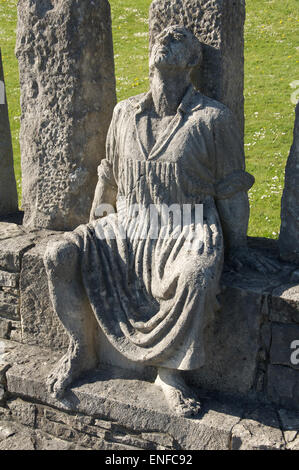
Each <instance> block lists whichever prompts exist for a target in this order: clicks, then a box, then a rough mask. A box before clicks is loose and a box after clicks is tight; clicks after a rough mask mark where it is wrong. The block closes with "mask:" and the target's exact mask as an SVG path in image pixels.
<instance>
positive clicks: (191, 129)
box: [65, 87, 253, 370]
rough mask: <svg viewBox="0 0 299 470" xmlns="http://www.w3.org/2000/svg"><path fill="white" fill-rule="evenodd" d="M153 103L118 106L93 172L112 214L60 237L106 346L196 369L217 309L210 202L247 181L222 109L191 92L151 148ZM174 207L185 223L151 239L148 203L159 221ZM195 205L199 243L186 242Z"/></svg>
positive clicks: (215, 221) (219, 258) (216, 241)
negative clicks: (75, 258)
mask: <svg viewBox="0 0 299 470" xmlns="http://www.w3.org/2000/svg"><path fill="white" fill-rule="evenodd" d="M152 107H153V100H152V96H151V93H150V92H149V93H147V94H143V95H139V96H136V97H133V98H130V99H128V100H126V101H123V102H121V103H119V104H118V105H117V106H116V108H115V110H114V114H113V119H112V122H111V126H110V130H109V134H108V138H107V152H106V159H105V160H103V161H102V163H101V165H100V166H99V169H98V173H99V180H100V181H101V183H102V184H103V185H107V186H111V187H113V188H115V190H117V209H118V210H117V213H115V214H109V215H108V216H106V217H103V218H101V219H99V220H96V221H94V222H92V223H90V224H88V225H85V226H80V227H78V228H77V229H76V230H75V231H74V232H72V233H69V234H67V235H65V236H66V237H67V238H68V239H70V240H72V241H73V242H75V243H76V244H77V245H78V246H79V248H80V253H81V260H80V263H81V270H82V282H83V283H84V286H85V290H86V294H87V296H88V299H89V302H90V305H91V307H92V310H93V312H94V314H95V316H96V318H97V320H98V322H99V324H100V326H101V328H102V330H103V332H104V333H105V335H106V336H107V338H108V339H109V341H110V342H111V343H112V345H113V346H114V347H115V348H116V349H117V350H118V351H119V352H120V353H121V354H123V355H124V356H125V357H126V358H127V359H129V360H132V361H136V362H139V363H143V364H145V365H155V366H160V367H168V368H174V369H181V370H191V369H196V368H199V367H201V366H202V365H203V364H204V352H205V351H204V338H205V328H206V327H207V325H208V324H209V322H211V321H212V319H213V313H214V312H215V311H216V309H217V308H218V303H217V298H216V296H217V294H218V292H219V279H220V275H221V271H222V266H223V253H224V243H223V234H222V229H221V223H220V219H219V216H218V212H217V207H216V201H217V199H224V198H230V197H232V196H233V195H235V194H236V193H238V192H239V191H247V190H248V189H249V188H250V187H251V186H252V184H253V178H252V177H251V176H250V175H249V174H248V173H246V172H245V168H244V154H243V150H242V145H241V141H240V136H239V132H238V130H237V126H236V124H235V122H234V119H233V117H232V114H231V112H230V111H229V110H228V109H227V108H226V107H225V106H223V105H222V104H220V103H218V102H215V101H213V100H211V99H209V98H207V97H205V96H203V95H201V94H200V93H198V92H196V91H195V90H194V89H193V88H192V87H190V88H189V89H188V91H187V93H186V95H185V97H184V99H183V100H182V103H181V104H180V106H179V107H178V110H177V114H176V115H175V116H174V118H173V119H172V121H171V122H170V124H169V126H168V127H167V128H166V129H164V130H163V131H162V132H161V135H159V136H158V139H157V141H156V143H155V145H154V146H153V147H152V149H151V150H150V145H149V139H148V136H149V132H150V120H149V111H150V110H151V109H152ZM173 204H175V205H176V207H179V208H180V209H182V210H183V207H191V210H190V213H191V216H190V221H189V223H188V222H187V223H185V224H184V223H182V225H181V226H180V227H178V225H175V224H174V223H173V220H172V219H171V218H170V219H169V220H170V221H169V223H168V225H166V226H165V225H164V226H162V225H163V224H162V223H161V224H160V225H161V226H160V225H159V226H158V228H157V227H156V226H155V230H156V232H157V233H156V236H152V233H151V228H152V227H151V218H150V217H148V215H149V213H150V212H149V211H150V207H153V206H154V207H155V208H157V213H158V215H159V216H161V207H165V205H168V206H169V205H173ZM200 204H203V225H202V226H201V238H200V240H201V241H200V243H198V244H196V243H195V244H194V243H193V244H192V243H191V244H190V233H192V234H193V238H194V235H195V238H196V235H197V228H198V227H197V226H195V227H194V224H195V222H196V221H195V218H194V217H195V216H194V213H195V211H194V209H195V207H198V206H199V205H200ZM136 205H138V206H139V207H142V211H141V212H140V213H139V215H137V216H136V215H135V212H134V211H135V209H136ZM163 205H164V206H163ZM187 205H189V206H187ZM132 208H133V209H132ZM133 212H134V213H133ZM178 228H180V230H178ZM124 234H125V236H124ZM191 239H192V237H191Z"/></svg>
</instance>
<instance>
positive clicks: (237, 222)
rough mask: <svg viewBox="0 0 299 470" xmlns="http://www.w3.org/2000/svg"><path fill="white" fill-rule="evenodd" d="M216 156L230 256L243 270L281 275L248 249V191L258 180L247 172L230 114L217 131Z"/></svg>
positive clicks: (222, 118)
mask: <svg viewBox="0 0 299 470" xmlns="http://www.w3.org/2000/svg"><path fill="white" fill-rule="evenodd" d="M214 140H215V155H216V185H215V190H216V205H217V209H218V213H219V217H220V220H221V225H222V230H223V235H224V241H225V247H226V256H227V259H228V260H229V262H230V263H231V264H232V265H233V266H234V267H235V268H236V269H240V268H242V267H243V266H247V267H250V268H253V269H257V270H258V271H261V272H267V271H268V272H275V271H277V264H276V263H275V262H273V261H272V260H269V259H268V258H266V257H262V256H261V255H260V254H258V253H256V252H255V251H254V250H252V249H249V248H248V245H247V230H248V222H249V214H250V206H249V200H248V190H249V189H250V188H251V186H252V185H253V184H254V178H253V176H251V175H250V174H249V173H247V172H246V171H245V156H244V151H243V146H242V143H241V139H240V133H239V130H238V127H237V124H236V123H235V121H234V118H233V115H232V113H230V112H229V111H228V110H227V111H224V112H222V114H220V116H219V118H218V120H217V122H216V123H215V127H214Z"/></svg>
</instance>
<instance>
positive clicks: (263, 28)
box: [0, 0, 299, 238]
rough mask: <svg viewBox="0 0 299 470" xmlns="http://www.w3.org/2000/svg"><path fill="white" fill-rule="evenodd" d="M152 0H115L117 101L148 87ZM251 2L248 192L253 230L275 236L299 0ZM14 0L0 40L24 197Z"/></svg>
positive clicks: (5, 10) (297, 73)
mask: <svg viewBox="0 0 299 470" xmlns="http://www.w3.org/2000/svg"><path fill="white" fill-rule="evenodd" d="M150 3H151V1H150V0H138V1H136V0H110V4H111V8H112V19H113V38H114V52H115V67H116V78H117V96H118V99H119V100H122V99H125V98H127V97H129V96H131V95H134V94H138V93H141V92H143V91H145V90H147V89H148V8H149V5H150ZM246 4H247V19H246V25H245V117H246V135H245V146H246V147H245V149H246V158H247V170H248V171H249V172H251V173H252V174H254V176H255V177H256V184H255V185H254V187H253V188H252V190H251V191H250V203H251V218H250V227H249V235H251V236H265V237H270V238H277V236H278V233H279V227H280V201H281V194H282V189H283V182H284V168H285V163H286V160H287V157H288V153H289V150H290V145H291V142H292V131H293V125H294V107H295V106H294V104H293V103H292V102H291V95H292V93H294V91H295V90H294V89H292V88H291V85H290V84H291V83H293V82H294V81H296V80H298V81H299V47H298V46H299V41H298V36H299V34H298V29H299V0H247V2H246ZM16 5H17V0H0V47H1V49H2V56H3V64H4V71H5V80H6V90H7V97H8V105H9V114H10V123H11V129H12V137H13V147H14V162H15V171H16V177H17V183H18V191H19V196H21V170H20V149H19V139H18V136H19V123H20V105H19V81H18V66H17V61H16V59H15V56H14V47H15V30H16V16H17V15H16ZM296 88H299V83H298V85H297V87H296ZM297 96H298V98H299V92H298V95H297Z"/></svg>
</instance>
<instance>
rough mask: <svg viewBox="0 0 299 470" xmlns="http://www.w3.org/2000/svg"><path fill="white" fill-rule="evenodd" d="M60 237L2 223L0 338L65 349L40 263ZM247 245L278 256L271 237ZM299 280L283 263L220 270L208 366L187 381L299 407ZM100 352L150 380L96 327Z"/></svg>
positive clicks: (293, 269)
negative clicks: (295, 347)
mask: <svg viewBox="0 0 299 470" xmlns="http://www.w3.org/2000/svg"><path fill="white" fill-rule="evenodd" d="M59 237H61V233H59V232H51V231H47V230H43V231H35V232H27V231H26V230H25V229H24V228H23V227H22V226H21V225H16V224H12V223H0V337H1V338H4V339H6V340H11V341H16V342H19V343H23V344H27V345H35V346H39V347H42V348H48V349H49V350H53V351H64V350H65V348H66V347H67V344H68V338H67V336H66V334H65V332H64V329H63V327H62V326H61V324H60V322H59V321H58V319H57V318H56V315H55V313H54V311H53V308H52V306H51V302H50V299H49V293H48V283H47V276H46V273H45V269H44V266H43V255H44V252H45V249H46V246H47V243H48V241H49V240H53V239H57V238H59ZM250 244H251V245H253V246H254V247H255V248H257V249H259V250H261V251H263V252H264V253H265V252H266V253H268V254H269V255H270V256H272V257H276V256H277V246H276V243H275V242H273V241H271V240H263V239H251V240H250ZM298 279H299V277H298V271H296V267H295V266H292V265H289V264H286V263H282V264H281V271H280V272H279V273H278V274H276V275H262V274H259V273H253V272H250V271H248V272H242V274H241V273H234V272H230V271H229V270H227V271H226V270H225V271H224V273H223V278H222V293H221V295H220V299H219V300H220V303H221V305H222V308H221V310H220V311H219V312H218V313H217V314H216V317H215V320H214V323H213V325H212V326H211V327H210V328H209V330H208V331H207V332H206V343H207V344H206V350H207V360H206V365H205V367H203V368H202V369H201V370H199V371H195V372H192V373H191V372H187V373H186V378H187V381H188V382H189V383H191V384H192V385H194V386H196V387H197V388H201V389H205V390H210V391H213V392H217V393H220V394H224V395H227V396H239V397H243V398H244V397H245V398H249V399H252V400H261V401H264V402H269V403H275V404H277V405H279V406H284V407H286V408H290V409H297V410H299V365H298V364H297V365H296V364H295V363H293V364H292V362H291V355H292V353H294V351H292V349H291V344H292V343H293V342H294V341H296V340H299V308H298V307H299V305H298V304H299V285H298ZM99 352H100V358H101V359H100V360H101V364H104V365H110V366H111V365H112V366H116V367H121V368H123V369H128V370H131V371H135V372H136V373H138V374H141V375H142V376H143V377H144V378H146V379H148V380H150V379H151V378H152V377H153V373H154V371H153V370H152V369H151V368H143V367H141V366H139V365H138V366H137V365H136V364H134V363H130V362H129V361H127V360H125V359H124V358H122V357H121V356H120V355H119V353H118V352H117V351H116V350H115V349H114V348H113V347H112V346H111V345H110V344H109V343H108V341H107V340H106V338H105V337H104V336H103V335H102V333H101V331H100V330H99ZM298 356H299V354H298ZM293 362H294V361H293Z"/></svg>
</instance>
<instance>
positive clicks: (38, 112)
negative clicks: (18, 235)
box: [16, 0, 116, 230]
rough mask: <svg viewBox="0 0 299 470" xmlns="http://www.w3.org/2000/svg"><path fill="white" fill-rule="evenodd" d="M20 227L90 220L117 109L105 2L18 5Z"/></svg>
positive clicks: (59, 226) (34, 0)
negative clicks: (21, 207) (21, 216)
mask: <svg viewBox="0 0 299 470" xmlns="http://www.w3.org/2000/svg"><path fill="white" fill-rule="evenodd" d="M16 55H17V58H18V60H19V68H20V82H21V107H22V119H21V134H20V143H21V156H22V174H23V209H24V211H25V218H24V224H25V226H27V227H30V228H36V227H38V228H48V229H54V230H72V229H74V228H75V227H76V226H78V225H79V224H81V223H86V222H87V221H88V220H89V212H90V209H91V205H92V200H93V196H94V190H95V186H96V183H97V166H98V165H99V163H100V161H101V159H102V158H103V157H104V156H105V140H106V134H107V130H108V126H109V124H110V120H111V115H112V111H113V108H114V106H115V104H116V92H115V76H114V59H113V43H112V32H111V16H110V5H109V2H108V1H107V0H84V1H78V0H20V1H19V4H18V30H17V45H16Z"/></svg>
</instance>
